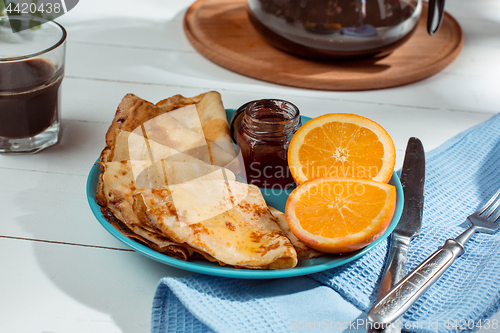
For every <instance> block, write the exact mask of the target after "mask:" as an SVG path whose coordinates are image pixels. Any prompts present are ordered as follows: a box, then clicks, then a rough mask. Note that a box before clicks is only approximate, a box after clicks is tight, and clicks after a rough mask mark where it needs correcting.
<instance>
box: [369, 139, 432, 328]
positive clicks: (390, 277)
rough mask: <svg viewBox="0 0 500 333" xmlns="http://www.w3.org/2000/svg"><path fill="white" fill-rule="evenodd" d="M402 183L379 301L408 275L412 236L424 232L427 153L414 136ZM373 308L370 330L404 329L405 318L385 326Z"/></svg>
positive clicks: (370, 314)
mask: <svg viewBox="0 0 500 333" xmlns="http://www.w3.org/2000/svg"><path fill="white" fill-rule="evenodd" d="M400 179H401V185H402V187H403V193H404V205H403V212H402V214H401V218H400V219H399V223H398V225H397V226H396V228H395V229H394V231H393V232H392V235H391V242H390V244H391V245H390V249H389V255H388V257H387V262H386V266H385V270H384V274H383V277H382V283H381V285H380V291H379V294H378V298H377V300H381V299H382V298H383V296H384V295H385V294H386V293H387V292H388V291H389V290H391V288H392V287H394V285H396V283H397V282H399V280H401V279H402V278H403V277H404V276H405V275H406V256H407V253H408V246H409V245H410V242H411V239H412V238H413V237H415V236H417V235H418V234H419V233H420V227H421V225H422V210H423V206H424V183H425V153H424V147H423V146H422V142H420V140H419V139H417V138H410V139H409V140H408V145H407V146H406V153H405V158H404V161H403V168H402V169H401V177H400ZM374 308H375V307H373V308H372V309H371V310H370V311H369V312H368V320H369V321H370V322H371V323H372V325H370V327H371V329H369V330H368V332H384V333H389V332H390V333H396V332H401V319H399V320H398V321H396V322H394V323H393V324H392V325H391V326H389V327H387V328H385V329H382V330H381V328H382V327H378V326H377V325H376V324H375V323H379V320H378V319H379V318H378V317H377V315H379V314H378V313H376V311H374Z"/></svg>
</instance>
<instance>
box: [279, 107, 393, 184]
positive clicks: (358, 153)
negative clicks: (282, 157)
mask: <svg viewBox="0 0 500 333" xmlns="http://www.w3.org/2000/svg"><path fill="white" fill-rule="evenodd" d="M395 161H396V149H395V147H394V142H393V141H392V139H391V137H390V136H389V134H388V133H387V131H386V130H385V129H384V128H383V127H382V126H380V125H379V124H377V123H376V122H374V121H372V120H370V119H368V118H365V117H362V116H358V115H355V114H345V113H333V114H326V115H323V116H320V117H317V118H314V119H311V120H309V121H308V122H306V123H305V124H304V125H302V127H300V128H299V129H298V130H297V132H296V133H295V134H294V136H293V138H292V140H291V142H290V146H289V148H288V165H289V167H290V172H291V174H292V176H293V178H294V180H295V182H296V183H297V184H301V183H303V182H305V181H306V180H308V179H314V178H318V177H338V178H341V177H347V178H357V179H371V180H376V181H380V182H384V183H387V182H389V180H390V179H391V176H392V172H393V170H394V164H395Z"/></svg>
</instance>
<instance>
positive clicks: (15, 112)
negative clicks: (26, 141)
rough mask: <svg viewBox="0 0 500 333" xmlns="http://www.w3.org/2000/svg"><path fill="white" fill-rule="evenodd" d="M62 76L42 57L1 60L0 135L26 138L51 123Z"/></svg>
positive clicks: (61, 73)
mask: <svg viewBox="0 0 500 333" xmlns="http://www.w3.org/2000/svg"><path fill="white" fill-rule="evenodd" d="M62 77H63V69H61V70H59V71H58V72H56V71H55V68H54V65H53V64H52V63H51V62H49V61H47V60H44V59H31V60H26V61H16V62H7V63H0V136H1V137H4V138H11V139H20V138H29V137H33V136H35V135H37V134H40V133H42V132H43V131H44V130H46V129H47V128H48V127H50V126H51V125H52V124H53V123H54V120H55V117H57V111H58V110H57V108H58V92H59V87H60V85H61V81H62Z"/></svg>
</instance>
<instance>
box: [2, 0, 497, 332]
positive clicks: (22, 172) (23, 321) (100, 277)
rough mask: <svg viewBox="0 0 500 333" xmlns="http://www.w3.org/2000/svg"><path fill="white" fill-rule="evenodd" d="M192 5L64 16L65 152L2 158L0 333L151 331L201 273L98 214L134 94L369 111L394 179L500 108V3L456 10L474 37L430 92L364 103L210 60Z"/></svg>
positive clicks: (383, 94)
mask: <svg viewBox="0 0 500 333" xmlns="http://www.w3.org/2000/svg"><path fill="white" fill-rule="evenodd" d="M191 3H192V1H189V0H142V1H137V0H106V1H99V0H81V1H80V3H79V4H78V5H77V6H76V7H75V8H74V9H73V10H72V11H71V12H69V13H68V14H66V15H65V16H63V17H61V18H59V19H58V22H60V23H61V24H63V25H64V26H65V27H66V29H67V30H68V43H67V67H66V77H65V79H64V82H63V95H62V126H63V132H62V140H61V143H60V144H59V145H57V146H54V147H52V148H50V149H47V150H45V151H43V152H41V153H39V154H36V155H24V156H5V155H1V156H0V207H1V218H0V332H73V333H75V332H93V333H97V332H106V333H112V332H134V333H140V332H148V331H149V329H150V315H151V304H152V300H153V294H154V291H155V287H156V284H157V282H158V281H159V279H160V278H162V277H164V276H185V275H189V274H190V272H186V271H182V270H179V269H175V268H171V267H168V266H166V265H163V264H160V263H158V262H155V261H153V260H150V259H148V258H146V257H144V256H142V255H140V254H137V253H135V252H133V251H131V250H130V249H129V248H127V247H126V246H124V245H122V244H121V243H120V242H118V241H117V240H116V239H115V238H113V237H112V236H111V235H110V234H109V233H108V232H106V231H105V230H104V229H103V228H102V227H101V225H100V224H99V223H98V222H97V220H96V219H95V218H94V217H93V215H92V213H91V211H90V209H89V207H88V204H87V199H86V193H85V183H86V179H87V175H88V173H89V170H90V168H91V167H92V164H93V163H94V161H95V160H96V158H97V157H98V156H99V153H100V151H101V150H102V148H103V147H104V135H105V132H106V130H107V128H108V126H109V125H110V122H111V120H112V118H113V115H114V113H115V111H116V107H117V105H118V103H119V102H120V100H121V98H122V97H123V96H124V95H125V94H126V93H129V92H132V93H134V94H136V95H138V96H140V97H142V98H144V99H147V100H150V101H152V102H157V101H159V100H161V99H163V98H166V97H169V96H172V95H174V94H182V95H184V96H187V97H190V96H195V95H197V94H200V93H202V92H205V91H208V90H217V91H219V92H220V93H221V94H222V98H223V102H224V105H225V107H226V108H237V107H239V106H240V105H241V104H243V103H245V102H247V101H250V100H254V99H260V98H281V99H286V100H289V101H291V102H293V103H294V104H296V105H297V106H298V107H299V109H300V110H301V113H302V114H304V115H307V116H310V117H314V116H319V115H321V114H323V113H327V112H350V113H358V114H360V115H363V116H366V117H369V118H371V119H373V120H375V121H377V122H379V123H380V124H381V125H382V126H384V127H385V128H386V129H387V130H388V131H389V133H390V134H391V136H392V137H393V139H394V141H395V144H396V148H397V154H398V156H397V165H396V167H397V168H400V167H401V164H402V158H403V154H404V149H405V146H406V142H407V140H408V138H409V137H410V136H416V137H419V138H420V139H421V140H422V142H423V144H424V146H425V149H426V150H431V149H433V148H435V147H437V146H439V145H440V144H442V143H443V142H445V141H446V140H447V139H449V138H450V137H452V136H453V135H455V134H457V133H459V132H461V131H463V130H465V129H467V128H469V127H471V126H473V125H475V124H478V123H480V122H482V121H484V120H486V119H488V118H490V117H491V116H492V115H493V114H495V113H497V112H499V111H500V2H499V1H495V0H475V1H467V0H448V2H447V3H446V9H447V11H448V12H449V13H450V14H452V15H453V16H454V17H455V18H456V19H457V21H458V22H459V23H460V24H461V26H462V29H463V32H464V35H465V45H464V47H463V50H462V52H461V54H460V55H459V57H458V58H457V59H456V60H455V61H454V62H453V63H452V64H451V65H450V66H448V67H447V68H445V69H444V70H443V71H442V72H440V73H438V74H436V75H434V76H433V77H430V78H428V79H426V80H424V81H421V82H417V83H414V84H410V85H407V86H403V87H399V88H392V89H385V90H377V91H364V92H326V91H314V90H305V89H296V88H289V87H283V86H279V85H274V84H269V83H265V82H261V81H258V80H255V79H251V78H248V77H244V76H241V75H239V74H236V73H233V72H230V71H228V70H226V69H224V68H221V67H219V66H218V65H216V64H214V63H211V62H210V61H209V60H207V59H205V58H204V57H203V56H201V55H200V54H199V53H198V52H197V51H196V50H195V49H194V48H193V47H192V46H191V45H190V44H189V42H188V41H187V39H186V37H185V35H184V32H183V30H182V20H183V16H184V13H185V11H186V9H187V8H188V7H189V6H190V5H191ZM498 317H500V316H498V315H497V318H498Z"/></svg>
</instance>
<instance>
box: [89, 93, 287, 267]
mask: <svg viewBox="0 0 500 333" xmlns="http://www.w3.org/2000/svg"><path fill="white" fill-rule="evenodd" d="M239 165H240V162H239V161H238V159H237V155H236V151H235V149H234V146H233V144H232V141H231V137H230V135H229V126H228V123H227V120H226V115H225V109H224V107H223V105H222V101H221V98H220V94H218V93H217V92H208V93H205V94H201V95H199V96H196V97H193V98H185V97H183V96H180V95H176V96H173V97H171V98H169V99H166V100H163V101H161V102H159V103H158V104H156V105H154V104H152V103H150V102H148V101H145V100H143V99H141V98H139V97H137V96H135V95H132V94H128V95H126V96H125V97H124V98H123V100H122V101H121V103H120V105H119V106H118V110H117V112H116V114H115V118H114V120H113V123H112V125H111V126H110V128H109V130H108V132H107V134H106V147H105V148H104V150H103V151H102V153H101V171H103V173H102V174H101V175H100V179H99V184H98V189H97V195H96V199H97V201H98V204H99V205H101V207H102V208H101V210H102V212H103V215H104V216H105V217H106V218H107V219H108V220H109V221H110V223H112V224H113V225H114V226H115V227H116V228H117V229H118V230H120V231H121V232H122V233H124V234H125V235H127V236H129V237H132V238H134V239H137V240H139V241H141V242H143V243H145V244H146V245H147V246H150V247H151V248H153V249H154V250H156V251H159V252H162V253H165V254H167V255H171V256H174V257H177V258H180V259H184V260H187V259H188V258H189V257H190V256H191V255H192V254H193V253H198V254H200V255H202V256H203V257H205V258H206V259H208V260H211V261H216V262H219V263H220V264H221V265H232V266H235V267H244V268H250V269H278V268H291V267H294V266H295V265H296V264H297V252H296V251H295V248H294V246H293V245H292V243H291V242H290V240H289V239H288V238H287V237H286V236H285V234H284V233H283V231H282V230H281V228H280V226H279V224H278V222H277V220H276V218H275V217H274V216H273V214H271V212H270V211H269V208H268V207H267V205H266V203H265V200H264V198H263V197H262V194H261V192H260V190H259V189H258V188H257V187H255V186H252V185H248V184H246V183H241V182H238V181H236V179H237V177H236V175H235V173H239V172H241V170H244V168H240V167H239Z"/></svg>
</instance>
